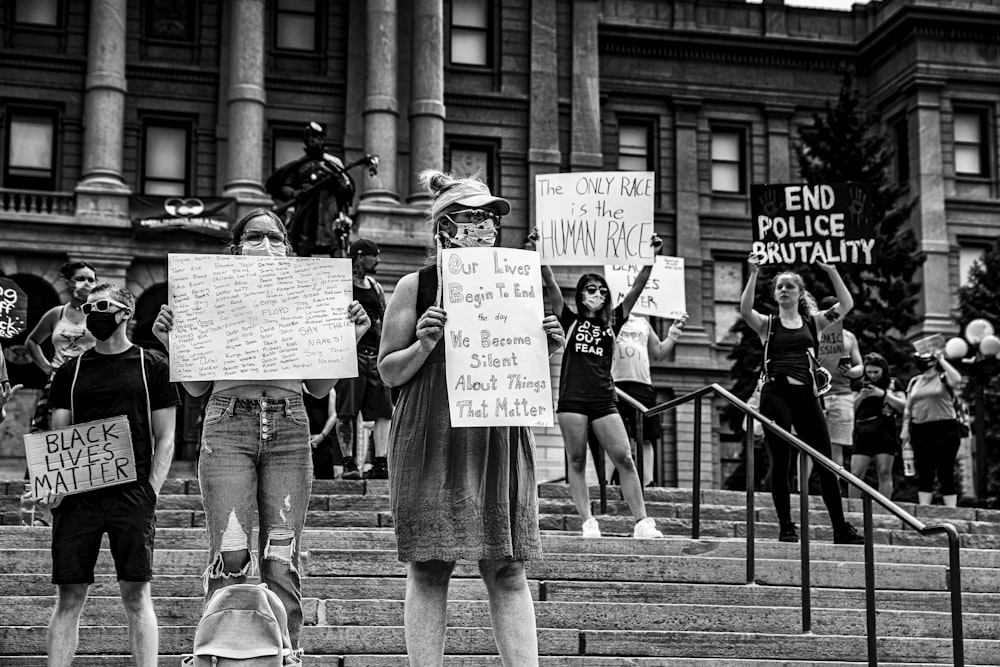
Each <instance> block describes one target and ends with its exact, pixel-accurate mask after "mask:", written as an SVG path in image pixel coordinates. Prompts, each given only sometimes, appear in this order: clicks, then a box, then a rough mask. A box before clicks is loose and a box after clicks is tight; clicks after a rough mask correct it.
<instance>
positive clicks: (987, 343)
mask: <svg viewBox="0 0 1000 667" xmlns="http://www.w3.org/2000/svg"><path fill="white" fill-rule="evenodd" d="M979 351H980V352H981V353H982V355H983V356H984V357H995V356H997V355H1000V338H997V337H996V336H993V335H989V336H985V337H984V338H983V339H982V340H981V341H979Z"/></svg>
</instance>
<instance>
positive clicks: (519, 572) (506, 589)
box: [479, 560, 538, 667]
mask: <svg viewBox="0 0 1000 667" xmlns="http://www.w3.org/2000/svg"><path fill="white" fill-rule="evenodd" d="M479 573H480V574H481V575H482V576H483V583H485V584H486V591H487V593H489V596H490V621H492V624H493V636H494V637H495V638H496V642H497V650H498V651H499V653H500V660H501V661H502V662H503V664H504V665H507V666H509V667H522V666H523V667H537V665H538V633H537V630H536V628H535V608H534V604H533V603H532V600H531V591H530V590H529V589H528V578H527V577H526V576H525V573H524V563H523V562H521V561H492V560H481V561H479Z"/></svg>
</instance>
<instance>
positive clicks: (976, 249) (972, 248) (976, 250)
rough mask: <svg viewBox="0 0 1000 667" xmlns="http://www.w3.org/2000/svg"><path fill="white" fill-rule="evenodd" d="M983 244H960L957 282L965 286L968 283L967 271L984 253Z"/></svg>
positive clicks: (960, 285)
mask: <svg viewBox="0 0 1000 667" xmlns="http://www.w3.org/2000/svg"><path fill="white" fill-rule="evenodd" d="M986 250H987V248H986V247H985V246H981V245H980V246H977V245H969V246H960V247H959V249H958V284H959V287H965V286H966V285H968V284H969V271H970V270H972V265H973V264H975V263H976V262H978V261H980V260H981V259H982V258H983V255H985V254H986Z"/></svg>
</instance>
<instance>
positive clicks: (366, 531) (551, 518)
mask: <svg viewBox="0 0 1000 667" xmlns="http://www.w3.org/2000/svg"><path fill="white" fill-rule="evenodd" d="M20 484H21V483H19V482H6V483H4V482H0V516H3V518H4V519H5V521H6V519H7V518H8V515H9V514H11V513H14V514H16V513H17V510H18V507H17V499H18V497H19V495H20ZM165 491H169V493H165V494H164V495H162V496H161V498H160V501H159V503H158V507H159V508H160V509H159V511H158V516H157V520H158V528H157V544H156V549H157V550H156V562H155V567H156V572H157V575H156V578H155V579H154V582H153V592H154V596H155V600H154V604H155V606H156V610H157V616H158V620H159V624H160V651H161V654H162V658H163V662H162V663H161V664H164V665H171V664H177V661H178V656H179V655H181V654H184V653H186V652H188V651H190V649H191V643H192V639H193V636H194V626H195V625H196V624H197V622H198V619H199V617H200V615H201V607H202V599H201V595H202V590H201V581H200V575H201V572H202V570H203V569H204V567H205V564H206V561H207V549H206V546H207V539H206V535H205V533H204V529H203V528H202V527H199V525H198V522H199V520H200V521H201V522H202V523H203V521H204V519H203V512H202V509H201V499H200V496H199V495H198V485H197V481H196V480H176V479H174V480H169V482H168V484H167V486H166V487H165ZM4 492H5V493H4ZM387 493H388V488H387V485H386V483H385V482H363V481H362V482H342V481H336V482H321V483H317V485H316V486H315V487H314V489H313V497H312V499H311V504H310V506H311V508H312V509H311V512H310V518H309V520H308V523H307V525H309V526H310V528H308V529H307V530H306V533H305V535H304V536H303V548H304V549H305V550H306V553H305V555H304V563H303V571H304V575H305V577H304V579H303V595H304V598H305V599H304V611H305V623H306V626H305V627H304V628H303V638H302V642H303V646H304V647H305V648H306V651H307V662H306V664H307V665H317V666H334V665H335V666H336V667H361V666H365V667H396V666H399V667H403V666H404V665H407V664H408V663H407V661H406V658H405V644H404V641H403V628H402V615H403V602H402V601H403V598H404V595H405V575H406V566H405V564H404V563H400V562H399V561H398V559H397V557H396V552H395V539H394V536H393V533H392V530H391V528H389V527H388V526H390V525H391V519H390V520H389V521H388V523H387V522H386V518H387V517H389V503H388V495H387ZM539 493H540V505H541V509H542V519H541V520H542V524H543V527H544V528H545V530H543V549H544V551H545V553H546V558H545V559H544V560H540V561H536V562H531V563H529V564H528V566H527V571H528V577H529V587H530V590H531V594H532V597H533V599H534V600H535V611H536V617H537V623H538V627H539V631H538V635H539V649H540V652H541V653H542V654H543V656H544V658H543V660H542V662H541V664H542V665H543V666H544V667H597V666H598V665H600V666H605V665H606V666H608V667H617V666H619V665H643V666H652V665H663V666H665V667H673V666H675V665H690V666H692V667H698V666H704V667H721V666H722V665H726V667H740V666H745V667H765V666H778V665H796V666H799V667H820V666H824V665H862V664H867V662H866V655H867V654H866V650H867V648H866V640H865V633H866V626H865V614H864V589H863V583H864V569H863V568H864V566H863V548H862V547H859V546H842V545H833V544H831V541H832V535H831V534H830V531H829V526H828V519H827V518H826V512H825V509H824V508H823V505H822V501H821V499H819V498H810V522H811V535H812V536H813V538H814V539H815V541H813V542H812V543H811V544H810V552H811V556H812V560H811V577H810V579H811V584H812V603H813V610H812V628H811V630H812V632H811V633H809V634H803V633H802V632H801V609H800V603H801V589H800V588H799V580H800V570H799V549H800V545H797V544H786V543H779V542H777V541H776V540H774V539H773V537H775V536H776V535H777V525H776V522H775V519H774V516H773V508H772V505H771V501H770V497H769V496H766V495H763V494H762V495H758V496H757V497H756V498H755V502H756V503H757V507H756V517H757V520H758V521H759V522H760V523H758V524H757V540H756V542H755V553H756V567H755V581H754V583H753V584H751V585H747V583H746V560H745V559H746V539H745V524H744V521H745V509H744V507H743V503H744V500H745V497H744V494H741V493H733V492H724V491H713V490H705V491H703V492H702V496H701V498H702V502H703V505H702V508H701V516H702V522H701V526H702V535H703V539H700V540H691V539H689V535H690V530H691V505H690V502H691V491H690V490H685V489H655V490H652V491H651V492H650V493H648V494H647V498H648V511H649V513H650V515H652V516H656V517H657V523H658V525H660V526H661V528H662V529H665V530H666V532H668V533H670V536H669V537H668V538H666V539H664V540H633V539H631V538H627V537H615V536H613V534H614V533H621V534H627V533H630V531H631V521H632V520H631V517H630V514H629V512H628V509H627V507H626V506H625V505H624V503H623V501H621V498H620V495H618V490H617V489H616V488H613V487H612V488H610V489H609V505H608V514H607V515H604V516H602V517H599V519H600V521H601V527H602V531H603V532H604V533H605V534H606V535H611V536H609V537H605V538H602V539H600V540H584V539H583V538H582V537H580V536H579V533H578V530H579V519H578V518H577V517H576V514H575V511H574V509H573V507H572V503H571V502H570V501H569V497H568V490H567V489H566V487H565V486H562V485H543V486H542V487H540V489H539ZM591 495H592V498H593V499H594V504H595V505H596V504H597V502H596V498H597V495H598V491H597V489H596V488H594V489H592V492H591ZM845 502H846V501H845ZM797 504H798V503H797V499H793V507H796V508H797ZM845 506H846V508H847V509H848V510H853V511H851V512H849V515H848V516H849V518H850V519H851V520H853V521H854V522H855V524H856V525H857V526H858V527H859V528H860V526H861V515H860V514H859V513H858V511H859V510H860V502H854V501H852V502H851V503H850V504H846V505H845ZM911 507H912V506H911ZM908 509H909V508H908ZM912 509H913V511H914V513H915V514H918V516H919V518H921V519H922V520H924V521H925V522H927V523H936V522H939V521H940V520H942V519H943V517H944V516H950V518H951V522H952V523H954V524H955V525H956V527H957V528H958V529H959V530H960V531H961V532H962V537H963V540H964V541H965V542H966V543H967V544H970V545H971V544H976V545H978V548H971V547H968V548H964V549H963V550H962V564H963V571H962V588H963V591H964V594H963V609H964V612H965V614H964V632H965V653H966V664H967V665H970V666H972V665H1000V605H998V604H997V603H998V601H1000V577H998V576H997V574H998V571H1000V548H996V549H994V546H1000V512H990V511H985V510H977V509H971V508H958V509H955V508H912ZM181 517H186V520H187V521H188V523H186V524H185V523H184V520H183V519H182V518H181ZM199 517H201V518H200V519H199ZM178 523H179V524H181V525H177V524H178ZM875 525H876V542H877V544H876V547H875V561H876V585H877V587H878V589H879V590H878V591H877V593H876V604H877V608H878V620H877V624H878V635H879V644H878V645H879V659H880V664H882V665H890V666H892V665H897V666H898V667H901V666H902V665H918V664H919V665H947V664H952V642H951V616H950V604H951V601H950V593H949V592H948V578H947V574H948V559H947V550H946V549H944V548H943V547H944V546H945V542H944V540H943V538H933V539H931V538H923V537H921V536H919V535H918V534H916V533H914V532H913V531H912V530H909V529H906V528H904V527H903V526H902V523H901V522H900V521H899V520H898V519H897V518H895V517H894V516H891V515H887V514H878V515H876V517H875ZM772 529H773V533H772ZM49 543H50V531H49V529H48V528H43V527H22V526H16V525H0V667H5V666H8V665H9V666H13V665H18V666H21V665H24V666H25V667H32V666H35V665H43V664H44V657H43V656H44V652H45V639H46V624H47V622H48V617H49V614H50V613H51V609H52V605H53V602H54V598H53V587H52V585H51V584H50V583H49V575H48V573H49V570H50V567H51V566H50V555H49ZM113 572H114V569H113V563H112V561H111V558H110V555H109V554H108V553H107V552H106V551H105V552H104V553H102V555H101V557H100V559H99V561H98V574H97V577H96V581H95V584H94V585H93V586H92V587H91V594H90V599H89V601H88V604H87V607H86V608H85V610H84V613H83V616H82V618H81V630H80V650H79V657H78V659H77V660H76V662H75V663H74V664H75V665H84V666H86V665H102V666H105V665H109V666H111V667H116V666H117V665H123V666H124V665H130V664H131V661H130V659H129V658H128V656H127V628H126V627H125V616H124V612H123V611H122V609H121V604H120V602H119V599H118V585H117V582H116V581H115V580H114V574H113ZM449 597H450V601H449V633H448V641H447V649H446V650H447V652H448V653H449V658H448V659H447V660H446V661H445V665H447V666H448V667H452V666H456V665H462V666H463V667H479V666H483V667H485V666H487V665H490V666H496V665H500V662H499V659H498V658H497V657H496V655H495V653H496V647H495V644H494V642H493V635H492V630H491V629H490V626H489V614H488V606H487V602H486V591H485V587H484V586H483V584H482V582H481V581H480V580H479V578H478V569H477V567H476V565H475V564H474V563H464V562H462V563H459V565H458V566H457V567H456V571H455V578H454V580H453V582H452V584H451V587H450V596H449Z"/></svg>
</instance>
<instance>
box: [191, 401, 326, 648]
mask: <svg viewBox="0 0 1000 667" xmlns="http://www.w3.org/2000/svg"><path fill="white" fill-rule="evenodd" d="M198 479H199V481H200V483H201V494H202V500H203V502H204V504H205V518H206V524H207V527H208V536H209V542H210V547H209V548H210V560H209V565H208V567H207V568H206V570H205V573H204V575H203V576H202V579H203V583H204V586H205V599H206V600H207V599H208V598H209V597H210V596H211V595H212V593H214V592H215V591H216V590H218V589H220V588H222V587H224V586H229V585H230V584H241V583H245V582H246V580H247V577H248V576H252V575H253V574H254V573H255V571H256V570H257V566H258V564H259V566H260V578H261V581H263V582H264V583H266V584H267V586H268V588H270V589H271V590H273V591H274V592H275V593H276V594H277V595H278V597H279V598H281V601H282V603H283V604H284V606H285V611H287V612H288V633H289V635H290V637H291V640H292V646H293V647H295V648H298V645H299V632H300V630H301V628H302V580H301V577H300V576H299V547H300V544H301V537H302V527H303V525H304V524H305V518H306V510H307V509H308V506H309V492H310V490H311V489H312V455H311V452H310V448H309V419H308V417H307V416H306V410H305V406H304V405H303V402H302V397H301V396H295V397H292V398H285V399H277V398H260V399H249V398H237V397H236V396H227V395H225V394H221V395H220V394H213V395H212V397H211V398H210V399H209V401H208V405H207V406H206V408H205V422H204V428H203V430H202V440H201V455H200V457H199V461H198ZM255 523H256V524H257V526H258V529H259V530H258V538H257V549H256V550H255V549H252V548H251V546H250V545H251V544H252V542H251V540H252V538H253V527H254V524H255Z"/></svg>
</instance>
